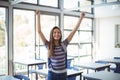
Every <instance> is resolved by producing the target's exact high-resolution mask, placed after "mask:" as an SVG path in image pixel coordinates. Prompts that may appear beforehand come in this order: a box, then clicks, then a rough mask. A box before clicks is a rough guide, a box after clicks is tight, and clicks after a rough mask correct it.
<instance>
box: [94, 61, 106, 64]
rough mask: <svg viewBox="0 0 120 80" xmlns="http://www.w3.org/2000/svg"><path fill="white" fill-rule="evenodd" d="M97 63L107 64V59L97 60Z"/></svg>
mask: <svg viewBox="0 0 120 80" xmlns="http://www.w3.org/2000/svg"><path fill="white" fill-rule="evenodd" d="M95 63H101V64H107V62H105V61H95Z"/></svg>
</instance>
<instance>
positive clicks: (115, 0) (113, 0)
mask: <svg viewBox="0 0 120 80" xmlns="http://www.w3.org/2000/svg"><path fill="white" fill-rule="evenodd" d="M117 1H119V0H107V2H117Z"/></svg>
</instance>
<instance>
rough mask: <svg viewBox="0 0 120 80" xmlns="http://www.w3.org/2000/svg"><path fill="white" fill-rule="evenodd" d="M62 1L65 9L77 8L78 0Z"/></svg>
mask: <svg viewBox="0 0 120 80" xmlns="http://www.w3.org/2000/svg"><path fill="white" fill-rule="evenodd" d="M63 1H64V8H65V9H73V8H77V7H78V0H63ZM75 10H76V9H75Z"/></svg>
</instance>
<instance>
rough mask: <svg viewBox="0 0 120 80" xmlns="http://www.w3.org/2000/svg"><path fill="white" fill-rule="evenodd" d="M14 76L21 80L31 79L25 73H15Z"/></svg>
mask: <svg viewBox="0 0 120 80" xmlns="http://www.w3.org/2000/svg"><path fill="white" fill-rule="evenodd" d="M14 77H15V78H18V79H20V80H30V78H29V77H27V76H25V75H14Z"/></svg>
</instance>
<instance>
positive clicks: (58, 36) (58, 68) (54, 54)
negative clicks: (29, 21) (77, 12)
mask: <svg viewBox="0 0 120 80" xmlns="http://www.w3.org/2000/svg"><path fill="white" fill-rule="evenodd" d="M36 14H37V19H38V20H37V21H38V34H39V36H40V37H41V39H42V41H43V43H44V44H45V46H46V48H47V50H48V77H47V80H66V79H67V78H66V77H67V70H66V55H67V52H66V47H67V45H68V44H69V42H70V41H71V39H72V38H73V36H74V34H75V32H76V31H77V29H78V28H79V26H80V24H81V21H82V19H83V18H84V16H85V13H83V12H82V13H81V16H80V18H79V20H78V22H77V24H76V26H75V28H74V29H73V31H72V32H71V33H70V34H69V36H68V37H67V38H66V39H65V40H63V41H61V40H62V33H61V30H60V28H59V27H57V26H55V27H53V29H52V30H51V32H50V40H49V41H47V39H46V38H45V36H44V34H43V33H42V30H41V24H40V11H39V10H37V11H36Z"/></svg>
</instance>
